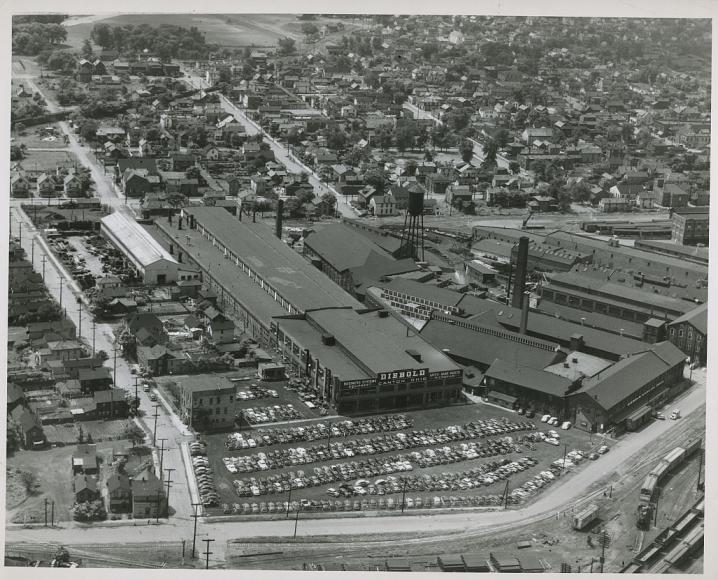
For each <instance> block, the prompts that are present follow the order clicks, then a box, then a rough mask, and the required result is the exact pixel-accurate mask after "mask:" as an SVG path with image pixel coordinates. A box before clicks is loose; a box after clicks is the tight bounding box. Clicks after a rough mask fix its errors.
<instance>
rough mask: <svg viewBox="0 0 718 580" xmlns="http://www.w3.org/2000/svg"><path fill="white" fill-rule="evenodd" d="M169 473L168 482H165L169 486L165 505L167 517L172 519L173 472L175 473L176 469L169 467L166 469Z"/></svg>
mask: <svg viewBox="0 0 718 580" xmlns="http://www.w3.org/2000/svg"><path fill="white" fill-rule="evenodd" d="M165 471H166V472H167V481H166V482H165V483H166V484H167V496H166V497H165V503H166V504H167V517H168V518H169V517H170V487H171V485H170V484H171V483H172V472H173V471H175V469H174V467H168V468H167V469H165Z"/></svg>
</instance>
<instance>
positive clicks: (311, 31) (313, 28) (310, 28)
mask: <svg viewBox="0 0 718 580" xmlns="http://www.w3.org/2000/svg"><path fill="white" fill-rule="evenodd" d="M318 33H319V28H317V25H316V24H313V23H312V22H305V23H304V24H302V34H305V35H307V36H314V35H315V34H318Z"/></svg>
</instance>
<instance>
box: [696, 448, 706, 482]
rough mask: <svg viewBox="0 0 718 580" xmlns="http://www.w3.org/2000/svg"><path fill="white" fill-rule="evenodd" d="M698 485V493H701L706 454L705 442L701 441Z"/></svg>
mask: <svg viewBox="0 0 718 580" xmlns="http://www.w3.org/2000/svg"><path fill="white" fill-rule="evenodd" d="M698 453H699V456H698V459H699V462H698V483H697V484H696V491H701V487H703V486H702V485H701V471H703V455H704V454H705V451H703V440H701V445H700V447H699V448H698Z"/></svg>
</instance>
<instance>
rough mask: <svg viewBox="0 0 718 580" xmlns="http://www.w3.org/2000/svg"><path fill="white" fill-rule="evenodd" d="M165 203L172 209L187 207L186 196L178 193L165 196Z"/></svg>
mask: <svg viewBox="0 0 718 580" xmlns="http://www.w3.org/2000/svg"><path fill="white" fill-rule="evenodd" d="M167 203H168V204H169V205H170V206H172V207H174V208H180V207H185V206H186V205H187V196H186V195H184V194H182V193H180V192H179V191H174V192H172V193H169V194H167Z"/></svg>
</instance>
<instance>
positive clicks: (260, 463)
mask: <svg viewBox="0 0 718 580" xmlns="http://www.w3.org/2000/svg"><path fill="white" fill-rule="evenodd" d="M528 426H529V424H527V423H524V424H519V423H512V422H501V423H497V424H492V427H490V428H488V427H480V426H477V425H475V424H474V423H470V424H468V425H461V426H451V427H445V428H442V429H432V430H420V431H413V432H410V433H401V432H400V433H384V434H382V435H377V436H375V437H370V438H364V439H355V440H349V441H334V442H331V443H329V445H314V446H312V447H308V448H305V447H293V448H288V449H275V450H273V451H267V452H263V451H261V452H259V453H255V454H252V455H245V456H240V457H225V458H223V461H224V464H225V466H226V467H227V470H228V471H229V472H230V473H253V472H255V471H267V470H270V469H280V468H282V467H288V466H290V465H305V464H309V463H317V462H322V461H330V460H333V459H334V460H339V459H347V458H350V457H354V456H356V455H375V454H379V453H388V452H391V451H403V450H405V449H412V448H416V447H423V446H427V445H436V444H442V443H447V442H450V441H460V440H464V439H472V438H477V437H482V436H484V434H488V433H507V432H513V431H516V430H519V429H523V428H527V427H528ZM251 443H254V445H255V446H256V441H254V440H252V441H251ZM251 443H250V442H249V440H247V443H246V445H247V447H251V446H252V445H251ZM243 447H244V446H243ZM462 449H465V452H466V454H468V455H471V454H472V450H475V457H470V456H469V457H465V458H466V459H475V458H476V457H479V456H480V454H481V453H483V452H484V450H483V449H481V448H479V447H477V446H475V445H474V446H467V445H464V446H462ZM429 455H430V456H433V455H434V452H431V453H429ZM419 459H420V458H419V457H417V461H419ZM426 462H427V463H429V459H426Z"/></svg>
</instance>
